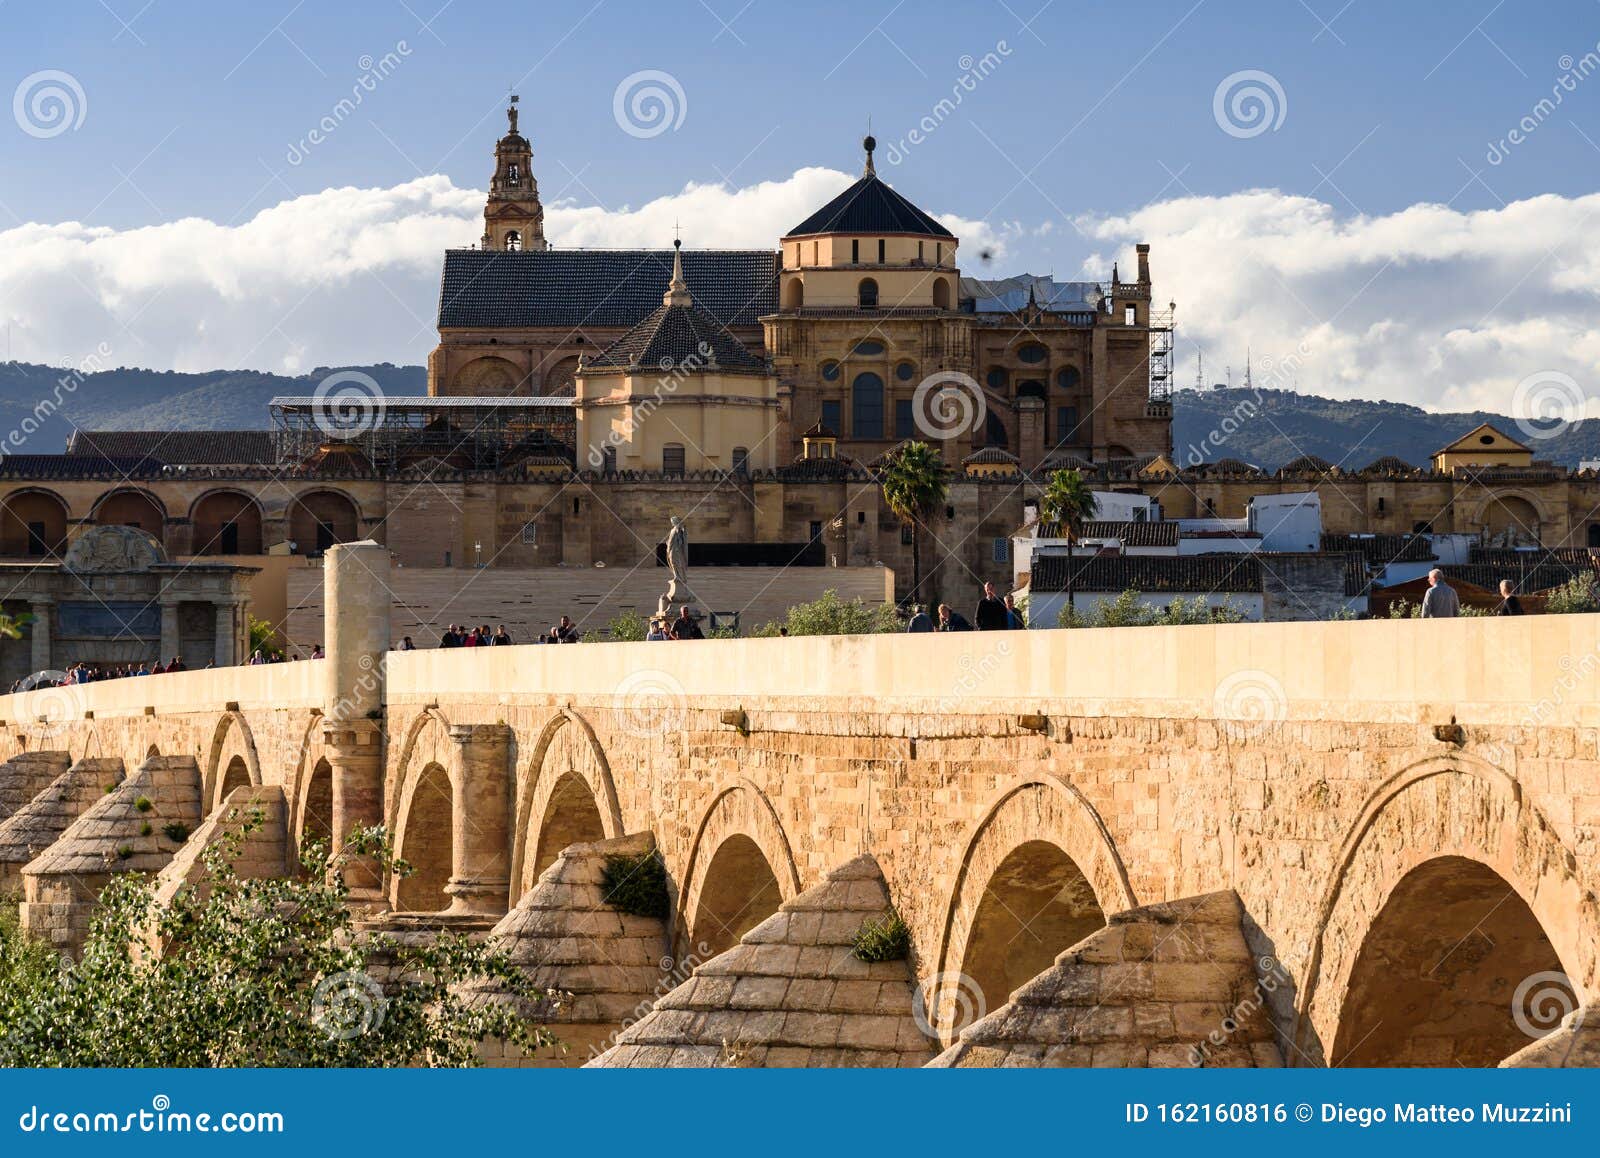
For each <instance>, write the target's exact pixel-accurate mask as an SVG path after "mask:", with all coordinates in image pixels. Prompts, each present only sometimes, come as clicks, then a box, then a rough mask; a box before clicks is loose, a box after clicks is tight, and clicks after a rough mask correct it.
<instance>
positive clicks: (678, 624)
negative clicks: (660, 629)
mask: <svg viewBox="0 0 1600 1158" xmlns="http://www.w3.org/2000/svg"><path fill="white" fill-rule="evenodd" d="M672 638H673V639H704V638H705V633H704V632H702V631H701V630H700V625H699V624H698V623H696V622H695V621H694V616H692V615H690V614H689V605H688V604H684V605H683V606H682V607H680V608H678V618H677V619H675V620H673V621H672Z"/></svg>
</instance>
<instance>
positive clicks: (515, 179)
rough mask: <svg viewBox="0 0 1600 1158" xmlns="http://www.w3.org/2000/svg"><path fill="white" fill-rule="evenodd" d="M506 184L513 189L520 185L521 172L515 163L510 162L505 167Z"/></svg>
mask: <svg viewBox="0 0 1600 1158" xmlns="http://www.w3.org/2000/svg"><path fill="white" fill-rule="evenodd" d="M506 184H507V185H510V186H511V187H512V188H513V189H515V188H517V187H518V186H519V185H521V184H522V170H521V169H520V168H519V167H518V166H517V163H516V162H515V161H513V162H511V164H510V165H509V166H507V167H506Z"/></svg>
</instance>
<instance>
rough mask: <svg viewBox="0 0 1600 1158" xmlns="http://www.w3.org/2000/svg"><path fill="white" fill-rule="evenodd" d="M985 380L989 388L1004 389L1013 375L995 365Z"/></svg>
mask: <svg viewBox="0 0 1600 1158" xmlns="http://www.w3.org/2000/svg"><path fill="white" fill-rule="evenodd" d="M984 381H985V382H987V383H988V384H989V389H991V390H1000V391H1004V390H1005V388H1006V383H1008V382H1010V381H1011V375H1009V374H1007V373H1006V372H1005V371H1004V370H1002V369H1001V368H1000V367H999V366H995V367H992V368H991V369H990V371H989V373H988V376H987V377H985V378H984Z"/></svg>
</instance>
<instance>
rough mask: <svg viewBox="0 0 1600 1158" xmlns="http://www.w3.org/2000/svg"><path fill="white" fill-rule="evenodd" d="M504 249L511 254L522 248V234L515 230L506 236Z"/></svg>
mask: <svg viewBox="0 0 1600 1158" xmlns="http://www.w3.org/2000/svg"><path fill="white" fill-rule="evenodd" d="M506 248H507V249H509V250H511V251H512V252H513V253H514V252H516V251H517V250H519V249H521V248H522V234H520V233H518V232H517V231H516V230H515V229H513V230H511V231H510V232H508V233H507V234H506Z"/></svg>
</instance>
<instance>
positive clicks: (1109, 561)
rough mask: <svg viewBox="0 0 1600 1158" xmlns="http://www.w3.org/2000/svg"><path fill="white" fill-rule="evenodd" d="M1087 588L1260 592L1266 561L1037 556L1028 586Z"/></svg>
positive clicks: (1039, 588)
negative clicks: (1068, 585)
mask: <svg viewBox="0 0 1600 1158" xmlns="http://www.w3.org/2000/svg"><path fill="white" fill-rule="evenodd" d="M1069 566H1070V567H1071V569H1072V574H1073V576H1074V579H1073V584H1072V586H1073V589H1074V590H1076V591H1083V592H1095V591H1098V592H1117V593H1120V592H1123V591H1130V590H1131V591H1139V592H1144V593H1152V592H1154V593H1161V592H1170V593H1173V594H1191V593H1194V594H1198V593H1201V592H1208V593H1213V592H1214V593H1226V594H1233V595H1259V594H1261V591H1262V585H1261V561H1260V560H1259V559H1257V558H1255V557H1254V556H1253V555H1233V554H1228V555H1182V556H1173V555H1075V556H1073V557H1072V558H1071V559H1068V558H1067V556H1066V555H1065V554H1060V555H1057V554H1049V555H1035V556H1034V557H1033V570H1032V575H1031V577H1030V579H1029V584H1028V585H1029V588H1030V589H1031V590H1033V591H1065V590H1066V589H1067V575H1068V567H1069Z"/></svg>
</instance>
